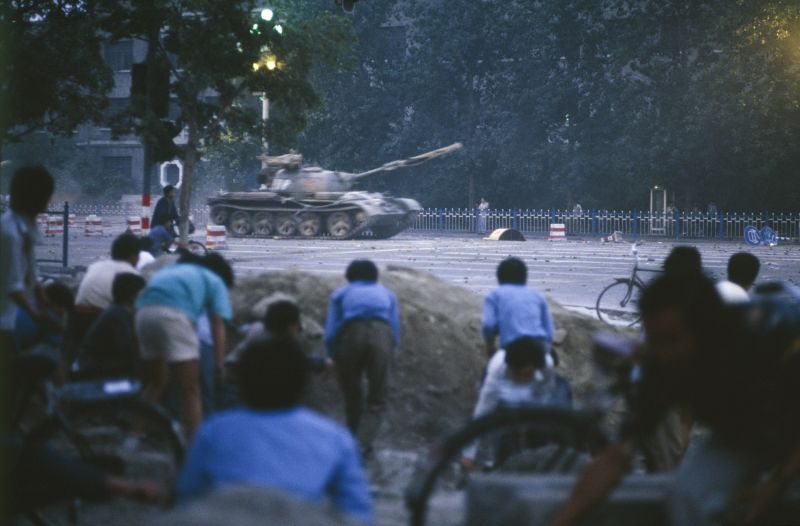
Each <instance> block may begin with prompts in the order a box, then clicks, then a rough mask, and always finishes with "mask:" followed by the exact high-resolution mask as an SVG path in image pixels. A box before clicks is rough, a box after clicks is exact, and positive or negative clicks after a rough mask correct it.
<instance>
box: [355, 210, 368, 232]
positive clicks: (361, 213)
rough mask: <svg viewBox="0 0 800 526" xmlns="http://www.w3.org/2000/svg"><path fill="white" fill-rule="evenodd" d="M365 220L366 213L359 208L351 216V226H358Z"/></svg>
mask: <svg viewBox="0 0 800 526" xmlns="http://www.w3.org/2000/svg"><path fill="white" fill-rule="evenodd" d="M366 220H367V213H366V212H364V211H363V210H359V211H358V212H356V213H355V215H354V216H353V228H358V227H360V226H361V225H363V224H364V221H366Z"/></svg>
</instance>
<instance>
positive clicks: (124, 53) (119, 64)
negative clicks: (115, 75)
mask: <svg viewBox="0 0 800 526" xmlns="http://www.w3.org/2000/svg"><path fill="white" fill-rule="evenodd" d="M103 60H105V61H106V64H108V65H109V67H111V69H113V70H114V71H122V70H129V69H131V64H133V40H123V41H122V42H106V43H104V44H103Z"/></svg>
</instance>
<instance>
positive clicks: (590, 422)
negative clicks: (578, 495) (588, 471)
mask: <svg viewBox="0 0 800 526" xmlns="http://www.w3.org/2000/svg"><path fill="white" fill-rule="evenodd" d="M593 339H594V341H593V347H592V364H593V369H592V380H591V382H590V383H589V384H590V385H591V388H588V389H584V397H585V401H584V407H583V408H581V409H569V408H562V407H547V406H531V405H528V406H517V407H500V408H498V409H497V410H496V411H494V412H492V413H490V414H488V415H485V416H483V417H481V418H478V419H475V420H473V421H471V422H469V423H468V424H467V425H466V426H464V427H463V428H462V429H460V430H458V431H456V432H454V433H453V434H451V435H450V436H448V437H447V438H446V439H445V440H444V441H443V442H442V443H441V445H437V446H436V447H434V449H433V451H432V454H431V457H430V459H429V461H428V462H427V463H426V464H424V465H423V466H421V468H420V469H418V471H417V473H416V474H415V477H414V478H413V479H412V481H411V483H410V484H409V486H408V488H407V489H406V494H405V498H406V507H407V508H408V510H409V524H410V525H411V526H424V525H425V524H436V525H437V526H440V525H450V524H452V525H456V524H463V523H464V522H463V520H462V519H463V517H462V516H460V514H459V513H458V511H460V510H456V507H457V506H459V505H460V507H461V509H462V510H463V509H466V506H464V503H463V502H459V501H460V500H462V499H463V498H464V492H463V491H459V490H462V489H463V486H464V485H465V477H464V476H463V475H462V476H458V475H455V474H454V473H453V472H452V470H451V469H450V467H451V466H452V465H453V464H454V462H455V460H456V459H457V457H459V456H460V455H461V454H462V451H463V450H464V448H465V447H467V446H468V445H469V444H471V443H473V442H475V441H477V440H479V439H481V438H482V437H487V436H488V437H492V438H494V439H495V440H494V442H495V445H496V446H497V447H496V450H495V462H494V465H493V466H491V467H490V468H489V470H490V471H494V472H500V473H505V474H520V473H527V474H531V473H575V472H576V471H578V470H579V469H580V468H581V467H583V465H585V464H586V463H587V462H588V461H589V460H590V458H591V456H592V455H594V454H596V453H598V452H600V451H602V450H603V449H604V448H605V447H606V446H607V445H608V444H609V434H608V433H607V432H606V427H607V425H608V424H609V422H607V420H606V418H607V417H608V416H609V415H610V414H611V413H612V409H614V408H618V402H619V400H620V398H623V399H626V400H629V399H630V398H629V397H630V395H631V392H632V389H631V386H632V385H633V383H632V375H631V370H632V367H633V363H632V361H631V358H632V356H633V346H634V342H632V341H628V340H624V339H621V338H620V337H619V336H617V335H615V334H611V333H598V334H596V335H595V336H594V338H593ZM477 476H480V475H477Z"/></svg>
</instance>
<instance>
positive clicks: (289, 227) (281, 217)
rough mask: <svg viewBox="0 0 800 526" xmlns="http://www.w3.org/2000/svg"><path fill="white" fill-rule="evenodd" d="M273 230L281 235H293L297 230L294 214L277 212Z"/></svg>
mask: <svg viewBox="0 0 800 526" xmlns="http://www.w3.org/2000/svg"><path fill="white" fill-rule="evenodd" d="M275 232H277V233H278V234H280V235H282V236H293V235H294V234H295V233H296V232H297V225H296V224H295V222H294V214H278V219H277V220H276V221H275Z"/></svg>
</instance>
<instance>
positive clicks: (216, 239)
mask: <svg viewBox="0 0 800 526" xmlns="http://www.w3.org/2000/svg"><path fill="white" fill-rule="evenodd" d="M206 248H207V249H209V250H220V249H223V248H228V243H227V241H226V240H225V226H224V225H207V226H206Z"/></svg>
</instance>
